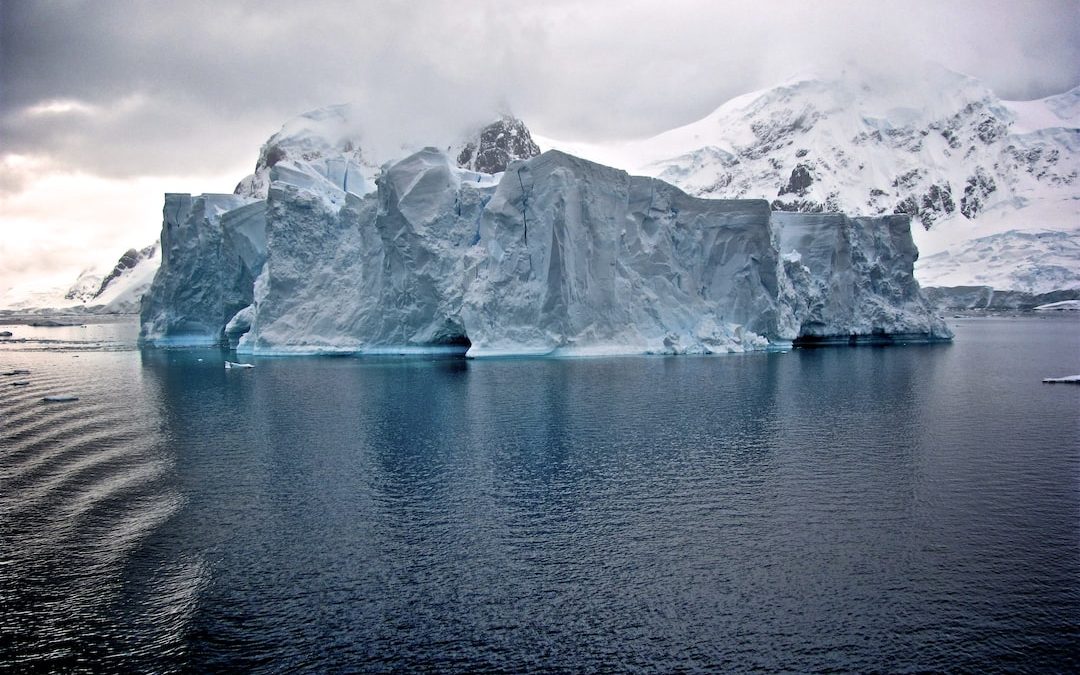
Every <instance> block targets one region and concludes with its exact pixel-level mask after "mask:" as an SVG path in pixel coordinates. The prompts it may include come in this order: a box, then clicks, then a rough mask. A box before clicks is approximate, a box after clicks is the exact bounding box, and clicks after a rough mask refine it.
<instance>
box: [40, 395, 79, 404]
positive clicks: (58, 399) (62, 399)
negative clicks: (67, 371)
mask: <svg viewBox="0 0 1080 675" xmlns="http://www.w3.org/2000/svg"><path fill="white" fill-rule="evenodd" d="M41 400H42V401H45V402H46V403H67V402H68V401H78V400H79V397H78V396H70V395H68V394H60V395H59V396H46V397H45V398H43V399H41Z"/></svg>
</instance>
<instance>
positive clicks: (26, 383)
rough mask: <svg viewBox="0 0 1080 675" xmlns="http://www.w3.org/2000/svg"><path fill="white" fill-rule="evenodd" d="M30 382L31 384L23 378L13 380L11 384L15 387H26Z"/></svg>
mask: <svg viewBox="0 0 1080 675" xmlns="http://www.w3.org/2000/svg"><path fill="white" fill-rule="evenodd" d="M28 384H30V383H29V382H27V381H26V380H22V381H20V382H12V383H11V386H13V387H25V386H26V385H28Z"/></svg>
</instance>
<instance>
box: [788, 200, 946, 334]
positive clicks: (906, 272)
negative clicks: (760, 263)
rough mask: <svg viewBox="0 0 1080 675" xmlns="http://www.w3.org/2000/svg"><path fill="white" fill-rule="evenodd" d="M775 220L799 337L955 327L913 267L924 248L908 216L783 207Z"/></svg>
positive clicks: (927, 331)
mask: <svg viewBox="0 0 1080 675" xmlns="http://www.w3.org/2000/svg"><path fill="white" fill-rule="evenodd" d="M773 222H774V227H775V228H776V231H777V233H778V236H779V243H780V248H781V250H783V251H784V252H785V253H786V255H785V261H784V262H785V267H786V272H787V275H788V277H789V278H790V279H791V281H792V284H793V286H794V290H795V296H794V299H793V313H794V315H795V316H796V318H797V320H798V323H799V331H798V337H799V338H802V339H804V340H806V341H822V340H840V339H843V340H850V339H859V338H860V337H865V338H870V339H881V338H884V337H885V336H904V337H918V336H930V337H944V336H948V335H950V333H949V331H948V328H947V327H946V326H945V323H944V321H942V320H941V319H940V318H939V317H938V316H937V315H936V314H935V312H934V310H933V306H932V305H931V304H930V303H929V302H928V301H927V300H926V298H925V297H924V296H923V294H922V293H921V291H920V289H919V285H918V283H917V282H916V281H915V278H914V276H913V275H912V270H913V268H914V264H915V260H916V259H917V258H918V256H919V253H918V251H917V250H916V248H915V244H914V243H913V242H912V239H911V223H910V220H909V218H908V217H907V216H901V215H895V216H881V217H873V218H849V217H848V216H845V215H843V214H833V213H818V214H811V213H805V214H804V213H798V214H796V213H783V212H775V213H773Z"/></svg>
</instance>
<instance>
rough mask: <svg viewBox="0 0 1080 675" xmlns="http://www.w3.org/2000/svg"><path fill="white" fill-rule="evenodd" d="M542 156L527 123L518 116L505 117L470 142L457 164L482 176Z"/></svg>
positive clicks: (485, 128) (488, 126) (483, 130)
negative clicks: (478, 172) (513, 163)
mask: <svg viewBox="0 0 1080 675" xmlns="http://www.w3.org/2000/svg"><path fill="white" fill-rule="evenodd" d="M539 154H540V147H539V146H538V145H536V143H535V142H534V141H533V139H532V135H531V134H530V133H529V129H528V128H527V127H526V126H525V123H524V122H522V121H521V120H519V119H517V118H515V117H503V118H502V119H500V120H498V121H496V122H492V123H491V124H489V125H487V126H486V127H484V128H483V129H482V130H481V131H480V134H479V136H478V138H476V139H475V140H472V141H469V142H468V143H467V144H466V145H465V147H464V148H463V149H462V151H461V153H460V154H458V157H457V163H458V166H460V167H461V168H463V169H469V170H470V171H480V172H482V173H499V172H501V171H506V167H507V166H509V165H510V162H513V161H515V160H519V159H529V158H530V157H535V156H537V155H539Z"/></svg>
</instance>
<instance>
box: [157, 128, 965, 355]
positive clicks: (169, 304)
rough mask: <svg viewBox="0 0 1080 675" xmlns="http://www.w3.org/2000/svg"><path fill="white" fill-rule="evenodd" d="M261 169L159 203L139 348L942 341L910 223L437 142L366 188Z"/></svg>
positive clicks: (537, 350) (705, 348) (514, 349)
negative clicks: (233, 185)
mask: <svg viewBox="0 0 1080 675" xmlns="http://www.w3.org/2000/svg"><path fill="white" fill-rule="evenodd" d="M268 176H269V188H268V190H267V198H266V200H265V201H255V202H251V203H248V202H249V201H250V200H249V199H245V198H242V197H237V196H225V197H223V196H207V197H196V198H191V197H188V196H186V195H182V196H179V195H170V196H169V197H168V198H167V201H166V209H165V216H166V217H165V226H164V228H163V234H162V243H163V255H164V257H163V262H162V268H161V271H160V272H159V274H158V278H157V279H156V280H155V282H154V286H153V288H152V290H151V292H150V293H149V294H148V296H147V298H146V299H145V301H144V304H143V317H142V318H143V333H142V335H143V340H144V342H146V343H151V344H176V343H207V342H221V341H224V340H225V339H229V340H230V341H233V340H237V339H238V346H237V349H238V351H240V352H244V353H253V354H289V353H324V352H334V353H387V352H391V353H408V352H414V351H459V352H464V351H465V350H466V349H467V350H468V354H469V355H470V356H485V355H498V354H552V353H554V354H601V353H603V354H609V353H711V352H721V351H745V350H752V349H763V348H766V347H768V346H770V345H777V344H779V345H786V344H790V342H791V341H792V340H796V339H798V338H810V339H824V338H829V339H843V340H850V339H857V338H859V337H860V336H865V337H876V338H878V339H886V338H888V337H889V336H894V335H901V336H903V337H904V338H905V339H910V338H912V337H919V338H924V339H939V338H948V337H950V333H949V331H948V329H947V328H946V327H945V325H944V323H943V322H942V321H941V320H940V319H939V318H938V317H937V316H936V315H935V314H934V313H933V311H932V310H931V309H930V307H929V305H928V304H927V303H926V301H925V298H924V297H923V296H922V294H921V292H920V291H919V288H918V284H917V283H916V282H915V281H914V279H913V277H912V265H913V263H914V260H915V258H916V257H917V252H916V250H915V247H914V245H913V243H912V240H911V234H910V221H909V219H908V218H907V217H906V216H886V217H883V218H854V219H853V218H847V217H844V216H842V215H838V214H780V213H774V212H770V209H769V204H768V203H767V202H766V201H764V200H713V199H700V198H695V197H691V196H689V195H687V194H685V193H683V192H682V191H680V190H679V189H678V188H675V187H674V186H672V185H670V184H668V183H665V182H663V181H661V180H658V179H654V178H644V177H637V176H630V175H628V174H627V173H626V172H623V171H620V170H617V169H612V168H609V167H605V166H602V165H599V164H595V163H592V162H588V161H586V160H582V159H579V158H576V157H573V156H570V155H566V154H563V153H560V152H548V153H545V154H544V155H541V156H539V157H534V158H532V159H529V160H526V161H517V162H513V163H511V164H510V165H509V167H507V169H506V171H505V173H502V174H501V175H496V176H491V175H489V174H484V173H479V172H476V171H471V170H468V169H462V168H460V167H459V166H457V165H456V163H455V162H454V161H453V160H452V159H451V157H450V155H447V154H445V153H443V152H441V151H438V150H435V149H432V148H427V149H424V150H422V151H420V152H417V153H414V154H413V155H410V156H409V157H407V158H405V159H403V160H401V161H399V162H396V163H388V164H387V165H385V166H384V167H383V169H382V171H381V173H380V174H379V175H378V176H377V178H376V180H375V184H376V191H375V192H372V193H369V194H367V195H365V196H358V195H357V194H354V193H352V192H351V191H342V190H338V189H337V188H334V189H329V188H327V186H326V183H325V181H318V180H310V179H308V178H305V177H304V176H303V175H299V174H297V173H296V172H295V171H277V170H275V169H274V168H273V167H271V170H270V173H269V175H268Z"/></svg>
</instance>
